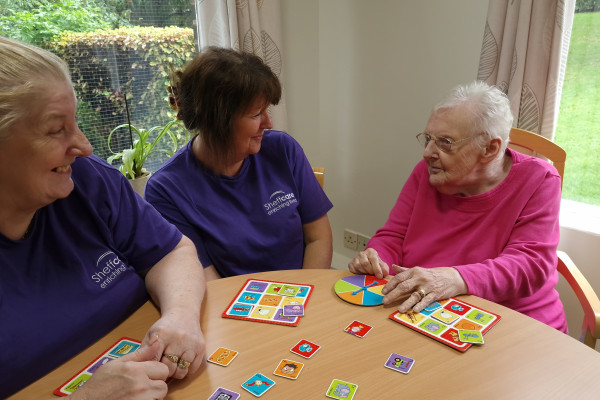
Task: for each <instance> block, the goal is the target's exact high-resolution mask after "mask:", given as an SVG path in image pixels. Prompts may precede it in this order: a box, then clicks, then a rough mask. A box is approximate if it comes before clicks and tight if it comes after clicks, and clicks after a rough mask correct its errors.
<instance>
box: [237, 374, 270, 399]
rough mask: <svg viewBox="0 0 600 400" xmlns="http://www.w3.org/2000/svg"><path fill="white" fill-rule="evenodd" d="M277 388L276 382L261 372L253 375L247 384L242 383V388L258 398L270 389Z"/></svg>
mask: <svg viewBox="0 0 600 400" xmlns="http://www.w3.org/2000/svg"><path fill="white" fill-rule="evenodd" d="M273 386H275V381H274V380H272V379H269V378H267V377H266V376H264V375H263V374H261V373H260V372H257V373H256V374H254V375H252V377H250V378H249V379H248V380H246V382H244V383H242V388H243V389H245V390H247V391H248V392H250V393H252V394H253V395H255V396H256V397H260V396H262V395H263V394H265V392H266V391H267V390H269V389H271V388H272V387H273Z"/></svg>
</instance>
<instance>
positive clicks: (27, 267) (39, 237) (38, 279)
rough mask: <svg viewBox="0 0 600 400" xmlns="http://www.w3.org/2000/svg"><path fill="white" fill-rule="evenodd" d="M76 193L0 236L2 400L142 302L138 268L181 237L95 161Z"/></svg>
mask: <svg viewBox="0 0 600 400" xmlns="http://www.w3.org/2000/svg"><path fill="white" fill-rule="evenodd" d="M72 168H73V173H72V179H73V182H74V183H75V189H74V190H73V192H71V194H70V195H69V196H67V197H66V198H64V199H60V200H57V201H55V202H54V203H52V204H50V205H48V206H46V207H44V208H42V209H40V210H38V212H37V213H36V215H35V217H34V220H33V225H32V229H31V232H30V234H29V235H28V236H27V237H26V238H25V239H23V240H16V241H15V240H10V239H8V238H7V237H5V236H4V235H2V234H0V349H2V351H0V398H4V397H6V396H8V395H10V394H11V393H13V392H15V391H17V390H19V389H21V388H23V387H25V386H26V385H28V384H29V383H31V382H33V381H34V380H36V379H38V378H40V377H41V376H43V375H45V374H47V373H48V372H50V371H51V370H52V369H54V368H56V367H57V366H59V365H61V364H62V363H64V362H65V361H67V360H68V359H70V358H71V357H73V356H74V355H75V354H77V353H78V352H80V351H81V350H83V349H85V348H87V347H88V346H89V345H90V344H92V343H93V342H95V341H96V340H97V339H99V338H100V337H102V336H104V335H105V334H106V333H107V332H109V331H110V330H112V329H113V328H114V327H115V326H117V325H118V324H119V323H121V322H122V321H123V320H124V319H125V318H126V317H127V316H129V315H130V314H131V313H132V312H133V311H135V310H136V309H137V308H138V307H140V306H141V305H142V304H143V303H144V302H145V301H147V299H148V295H147V292H146V288H145V284H144V281H143V279H141V278H140V276H139V275H138V271H142V270H145V269H147V268H149V267H151V266H153V265H154V264H155V263H156V262H158V261H159V260H160V259H161V258H163V257H164V256H165V255H166V254H167V253H169V252H170V251H171V250H172V249H173V248H174V247H175V246H176V245H177V243H179V241H180V240H181V233H180V232H179V231H178V230H177V229H176V228H175V227H174V226H173V225H171V224H169V223H168V222H167V221H165V220H164V219H163V218H162V217H161V216H160V214H158V213H157V212H156V210H155V209H154V208H153V207H152V206H150V205H149V204H147V203H146V202H144V201H143V200H142V199H141V197H140V196H138V195H137V194H136V193H135V192H133V190H132V189H131V185H130V184H129V182H127V180H126V179H125V178H124V177H123V175H122V174H121V173H120V172H119V171H117V170H116V169H115V168H113V167H111V166H109V165H108V164H106V163H105V162H104V161H102V160H100V159H99V158H97V157H95V156H90V157H88V158H78V159H77V160H76V161H75V163H74V164H73V166H72Z"/></svg>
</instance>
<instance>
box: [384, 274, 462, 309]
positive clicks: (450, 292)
mask: <svg viewBox="0 0 600 400" xmlns="http://www.w3.org/2000/svg"><path fill="white" fill-rule="evenodd" d="M392 269H393V270H394V272H395V273H396V275H394V276H393V277H390V279H389V282H388V283H387V284H386V285H385V286H384V287H383V289H382V293H383V294H384V295H385V296H384V298H383V304H390V303H393V302H395V301H398V300H399V299H401V298H403V297H406V300H404V302H403V303H402V304H400V306H399V307H398V311H399V312H401V313H404V312H407V311H409V310H411V309H412V310H413V311H415V312H419V311H421V310H423V309H424V308H425V307H427V306H428V305H429V304H431V303H433V302H434V301H436V300H443V299H447V298H449V297H454V296H458V295H461V294H466V293H467V292H468V288H467V285H466V283H465V281H464V280H463V278H462V276H461V275H460V274H459V273H458V271H457V270H456V269H455V268H452V267H437V268H421V267H412V268H404V267H400V266H398V265H392ZM407 296H408V297H407Z"/></svg>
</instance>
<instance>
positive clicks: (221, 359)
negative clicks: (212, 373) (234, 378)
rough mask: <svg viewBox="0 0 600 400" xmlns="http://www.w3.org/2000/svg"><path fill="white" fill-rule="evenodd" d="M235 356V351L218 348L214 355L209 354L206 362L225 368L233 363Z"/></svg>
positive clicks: (236, 353)
mask: <svg viewBox="0 0 600 400" xmlns="http://www.w3.org/2000/svg"><path fill="white" fill-rule="evenodd" d="M237 355H238V352H237V351H235V350H230V349H226V348H225V347H219V348H218V349H217V350H215V352H214V353H212V354H211V356H210V357H208V359H207V360H206V361H208V362H211V363H214V364H218V365H222V366H223V367H226V366H228V365H229V363H231V362H232V361H233V359H234V358H235V357H237Z"/></svg>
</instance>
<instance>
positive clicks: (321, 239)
mask: <svg viewBox="0 0 600 400" xmlns="http://www.w3.org/2000/svg"><path fill="white" fill-rule="evenodd" d="M303 233H304V259H303V260H302V268H303V269H308V268H313V269H316V268H320V269H328V268H330V267H331V258H332V256H333V238H332V236H331V226H330V225H329V218H328V217H327V214H325V215H324V216H322V217H321V218H319V219H318V220H316V221H313V222H310V223H308V224H305V225H304V226H303Z"/></svg>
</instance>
